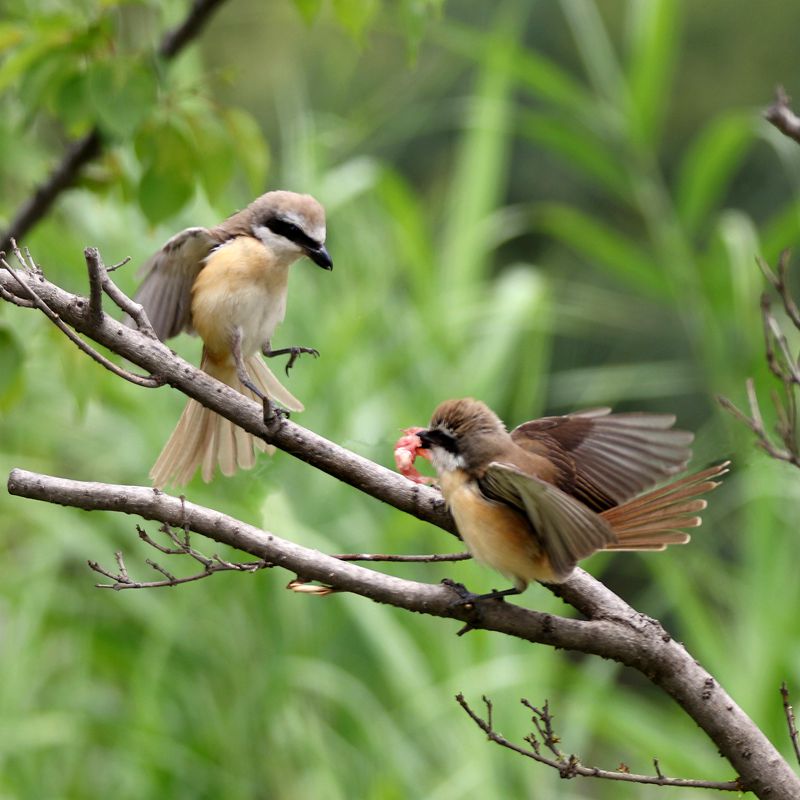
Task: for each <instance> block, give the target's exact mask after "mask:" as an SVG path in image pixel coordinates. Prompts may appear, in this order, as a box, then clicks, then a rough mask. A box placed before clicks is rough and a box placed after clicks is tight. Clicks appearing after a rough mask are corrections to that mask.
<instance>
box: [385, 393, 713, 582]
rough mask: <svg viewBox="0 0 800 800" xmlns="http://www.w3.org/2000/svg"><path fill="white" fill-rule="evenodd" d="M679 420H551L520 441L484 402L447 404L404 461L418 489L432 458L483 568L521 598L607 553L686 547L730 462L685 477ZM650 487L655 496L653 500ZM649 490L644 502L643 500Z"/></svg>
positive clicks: (604, 416) (402, 453) (596, 414)
mask: <svg viewBox="0 0 800 800" xmlns="http://www.w3.org/2000/svg"><path fill="white" fill-rule="evenodd" d="M674 422H675V417H674V416H672V415H671V414H644V413H641V414H640V413H629V414H612V413H610V409H608V408H598V409H592V410H590V411H583V412H578V413H575V414H566V415H564V416H560V417H544V418H542V419H538V420H532V421H530V422H526V423H523V424H522V425H520V426H519V427H517V428H515V429H514V430H512V431H511V432H510V433H509V432H508V431H507V430H506V427H505V425H504V424H503V423H502V421H501V420H500V418H499V417H498V416H497V415H496V414H495V413H494V412H493V411H492V410H491V409H490V408H489V407H488V406H486V405H485V404H484V403H481V402H480V401H478V400H473V399H472V398H465V399H461V400H447V401H445V402H443V403H441V404H440V405H439V406H438V407H437V408H436V410H435V411H434V412H433V416H432V417H431V421H430V425H429V426H428V428H426V429H421V428H409V429H407V430H406V436H404V437H403V438H402V439H401V440H400V443H398V444H399V445H400V446H399V447H398V449H397V450H396V451H395V455H396V457H397V458H398V465H400V464H403V465H404V468H403V469H402V470H401V471H403V472H404V474H406V475H407V476H408V477H409V478H410V479H411V480H415V481H417V482H423V481H424V480H425V479H424V478H423V477H422V476H420V475H419V474H418V473H417V472H416V470H414V469H413V464H412V462H413V457H414V456H415V455H423V456H425V457H426V458H429V459H430V461H431V463H432V464H433V467H434V469H435V470H436V473H437V476H438V480H439V486H440V488H441V490H442V494H443V495H444V499H445V501H446V502H447V505H448V506H449V508H450V511H451V513H452V514H453V518H454V520H455V523H456V527H457V528H458V532H459V534H460V535H461V537H462V539H463V540H464V542H465V544H466V545H467V547H468V548H469V550H470V552H471V553H472V555H473V556H474V557H475V558H476V560H478V561H480V562H483V563H484V564H487V565H488V566H490V567H493V568H494V569H496V570H497V571H498V572H500V573H502V574H503V575H504V576H505V577H507V578H508V579H509V580H510V581H512V582H513V584H514V588H513V589H507V590H504V591H501V592H491V593H489V594H488V595H483V597H500V596H504V595H510V594H518V593H520V592H522V591H524V590H525V588H526V587H527V585H528V584H529V583H530V582H531V581H543V582H545V583H561V582H563V581H565V580H566V579H567V578H568V577H569V576H570V574H571V573H572V571H573V569H574V568H575V566H576V564H577V563H578V561H580V560H581V559H582V558H586V557H587V556H590V555H591V554H592V553H595V552H597V551H598V550H636V551H647V550H664V549H666V547H667V546H668V545H671V544H686V543H687V542H688V541H689V539H690V536H689V534H688V533H687V532H686V531H685V530H684V529H685V528H694V527H696V526H698V525H700V523H701V519H700V517H699V516H698V512H699V511H701V510H702V509H704V508H705V507H706V501H705V500H704V499H701V497H700V495H702V494H705V493H706V492H709V491H711V490H712V489H714V488H716V487H717V486H718V485H719V484H718V483H717V481H716V480H715V478H719V477H720V476H722V475H724V474H725V473H726V472H727V471H728V469H727V467H728V462H724V463H722V464H718V465H717V466H714V467H710V468H709V469H706V470H703V471H701V472H697V473H695V474H693V475H689V476H687V477H685V478H680V479H678V480H675V481H673V482H672V483H669V484H667V485H666V486H663V487H661V488H657V489H652V488H651V487H653V486H654V485H655V484H657V483H658V482H659V481H661V480H663V479H665V478H668V477H670V476H671V475H674V474H675V473H677V472H680V471H681V470H682V469H684V467H685V466H686V464H687V463H688V461H689V459H690V457H691V450H690V449H689V447H688V445H689V444H690V443H691V441H692V439H693V438H694V437H693V435H692V434H691V433H689V432H688V431H680V430H674V429H673V428H672V425H673V424H674ZM647 489H650V491H645V490H647ZM642 492H645V493H644V494H641V493H642Z"/></svg>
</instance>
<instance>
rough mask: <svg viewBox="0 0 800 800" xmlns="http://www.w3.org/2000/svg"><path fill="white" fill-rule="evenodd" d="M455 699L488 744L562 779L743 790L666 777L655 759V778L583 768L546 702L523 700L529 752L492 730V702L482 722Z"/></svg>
mask: <svg viewBox="0 0 800 800" xmlns="http://www.w3.org/2000/svg"><path fill="white" fill-rule="evenodd" d="M456 700H457V701H458V704H459V705H460V706H461V708H463V709H464V711H466V713H467V715H468V716H469V718H470V719H471V720H472V721H473V722H474V723H475V724H476V725H477V726H478V727H479V728H480V729H481V730H482V731H483V732H484V733H485V734H486V737H487V738H488V739H489V741H490V742H494V743H495V744H499V745H500V746H501V747H505V748H506V749H508V750H511V751H512V752H514V753H518V754H519V755H521V756H525V757H526V758H530V759H533V760H534V761H536V762H538V763H539V764H545V765H546V766H548V767H552V768H553V769H555V770H556V771H557V772H558V774H559V775H560V776H561V777H562V778H565V779H569V778H575V777H581V778H602V779H605V780H611V781H623V782H627V783H645V784H651V785H656V786H681V787H683V788H684V789H686V788H692V789H718V790H720V791H723V792H740V793H741V792H742V791H743V788H742V785H741V783H739V781H738V780H734V781H704V780H697V779H694V778H667V777H666V776H665V775H664V774H663V773H662V772H661V767H660V766H659V763H658V759H653V764H654V766H655V770H656V774H655V775H637V774H635V773H633V772H630V770H628V768H627V766H626V765H625V764H620V767H619V769H618V770H616V771H613V772H612V771H611V770H607V769H600V768H599V767H587V766H584V765H583V764H582V763H581V762H580V759H579V758H578V757H577V756H576V755H574V754H571V755H569V756H568V755H566V754H565V753H563V752H562V751H561V750H560V748H559V747H558V742H559V741H560V739H559V737H558V736H556V734H555V733H554V732H553V718H552V715H551V714H550V708H549V706H548V704H547V702H545V704H544V706H543V707H542V708H541V709H540V708H536V706H532V705H531V704H530V703H529V702H528V701H527V700H522V704H523V705H524V706H525V707H526V708H528V709H530V710H531V711H532V712H533V717H532V721H533V724H534V726H535V728H536V734H533V733H531V734H530V735H528V736H526V737H525V741H526V742H527V743H528V744H529V745H530V746H531V749H527V748H525V747H520V746H519V745H517V744H514V743H513V742H511V741H509V740H508V739H506V737H505V736H503V734H501V733H499V732H498V731H497V730H495V728H494V726H493V724H492V710H493V709H492V701H491V700H489V699H488V698H487V697H485V696H484V698H483V702H484V703H485V704H486V719H482V718H481V717H479V716H478V714H476V713H475V711H473V710H472V708H471V707H470V705H469V703H467V701H466V700H465V699H464V695H463V694H457V695H456ZM543 745H544V747H546V748H547V749H548V750H550V752H551V753H553V757H552V758H551V757H549V756H546V755H544V754H543V753H542V746H543Z"/></svg>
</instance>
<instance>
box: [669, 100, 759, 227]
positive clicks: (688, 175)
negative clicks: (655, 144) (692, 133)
mask: <svg viewBox="0 0 800 800" xmlns="http://www.w3.org/2000/svg"><path fill="white" fill-rule="evenodd" d="M754 133H755V132H754V129H753V122H752V120H751V118H750V117H749V116H748V115H746V114H725V115H724V116H720V117H718V118H717V119H714V120H712V121H711V122H710V123H709V125H708V126H707V127H706V128H704V129H703V130H702V131H701V132H700V134H698V136H697V137H695V139H694V141H693V142H692V144H691V146H690V147H689V150H688V152H687V153H686V155H685V156H684V158H683V161H682V163H681V166H680V171H679V174H678V183H677V187H676V202H677V209H678V214H679V215H680V218H681V220H682V221H683V223H684V224H685V225H686V227H687V228H688V229H689V230H690V232H692V233H696V232H698V231H699V230H700V229H701V227H702V226H703V225H704V224H705V223H706V222H707V221H708V216H709V213H710V212H711V211H712V209H714V208H715V206H716V205H717V204H718V203H719V201H720V200H721V198H722V197H723V196H724V194H725V190H726V189H727V187H728V186H729V184H730V182H731V181H732V180H733V177H734V175H735V173H736V171H737V169H738V167H739V165H740V164H741V162H742V160H743V158H744V156H745V154H746V153H747V150H748V148H749V147H750V145H751V144H752V143H753V139H754Z"/></svg>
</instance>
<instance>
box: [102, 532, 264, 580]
mask: <svg viewBox="0 0 800 800" xmlns="http://www.w3.org/2000/svg"><path fill="white" fill-rule="evenodd" d="M160 530H161V532H162V533H163V534H165V535H166V536H167V537H168V538H169V539H170V541H171V542H172V543H173V544H174V545H175V546H174V547H168V546H166V545H163V544H160V543H159V542H157V541H156V540H155V539H153V538H152V537H151V536H150V535H149V534H148V533H147V531H146V530H145V529H144V528H142V527H141V526H139V525H137V526H136V532H137V533H138V534H139V538H140V539H141V540H142V541H143V542H145V543H146V544H148V545H150V547H153V548H154V549H156V550H158V551H159V552H160V553H164V554H165V555H186V556H190V557H191V558H193V559H194V560H195V561H198V562H199V563H200V564H202V565H203V571H202V572H198V573H196V574H194V575H189V576H187V577H185V578H178V577H176V576H175V575H173V574H172V573H171V572H169V571H168V570H167V569H165V568H164V567H163V566H161V564H159V563H158V562H156V561H153V560H152V559H150V558H146V559H145V563H146V564H147V565H148V566H149V567H150V568H151V569H154V570H155V571H156V572H158V573H160V574H161V575H163V576H164V580H160V581H135V580H133V579H132V578H131V577H130V575H129V574H128V570H127V568H126V567H125V561H124V559H123V557H122V553H121V552H119V551H117V552H116V553H115V554H114V558H115V559H116V562H117V569H118V572H116V573H114V572H111V571H109V570H107V569H105V568H104V567H102V566H100V564H98V563H97V562H96V561H88V562H87V563H88V565H89V567H90V569H92V570H94V571H95V572H99V573H100V574H101V575H104V576H105V577H106V578H110V579H111V580H112V581H113V583H110V584H109V583H96V584H95V586H96V587H97V588H98V589H114V590H115V591H120V590H121V589H160V588H162V587H164V586H180V585H181V584H182V583H191V582H192V581H199V580H202V579H203V578H208V577H210V576H211V575H214V574H215V573H217V572H258V571H259V570H262V569H266V568H268V567H271V566H272V564H270V563H269V562H267V561H265V560H264V559H261V560H259V561H247V562H244V563H236V562H233V561H226V560H225V559H223V558H220V557H219V556H218V555H217V554H216V553H215V554H214V555H213V556H211V557H209V556H206V555H204V554H203V553H201V552H200V551H199V550H195V549H194V548H193V547H192V546H191V544H190V541H189V532H188V531H184V536H183V537H178V535H177V534H176V533H175V531H174V530H173V529H172V528H171V527H170V526H169V525H167V524H162V525H161V528H160Z"/></svg>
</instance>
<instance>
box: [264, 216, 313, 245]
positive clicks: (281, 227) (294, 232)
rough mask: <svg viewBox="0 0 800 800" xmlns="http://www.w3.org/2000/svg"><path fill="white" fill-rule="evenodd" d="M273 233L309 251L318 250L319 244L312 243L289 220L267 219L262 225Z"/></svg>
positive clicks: (307, 236)
mask: <svg viewBox="0 0 800 800" xmlns="http://www.w3.org/2000/svg"><path fill="white" fill-rule="evenodd" d="M263 224H264V225H265V226H266V227H267V228H269V229H270V230H271V231H272V232H273V233H277V234H278V236H283V237H284V238H286V239H289V241H291V242H295V243H297V244H299V245H300V246H301V247H305V248H308V249H309V250H319V248H320V243H319V242H316V241H314V240H313V239H312V238H311V237H310V236H309V235H308V234H307V233H306V232H305V231H303V230H301V229H300V228H298V227H297V225H295V224H294V223H293V222H289V220H286V219H281V218H280V217H269V218H268V219H265V220H264V223H263Z"/></svg>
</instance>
